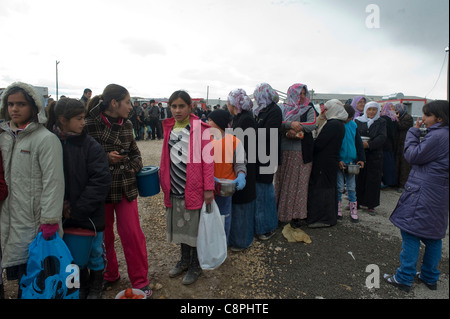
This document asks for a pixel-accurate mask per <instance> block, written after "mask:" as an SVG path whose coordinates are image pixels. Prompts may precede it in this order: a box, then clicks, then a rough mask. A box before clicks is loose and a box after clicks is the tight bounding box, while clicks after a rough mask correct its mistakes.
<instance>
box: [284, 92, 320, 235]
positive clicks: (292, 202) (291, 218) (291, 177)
mask: <svg viewBox="0 0 450 319" xmlns="http://www.w3.org/2000/svg"><path fill="white" fill-rule="evenodd" d="M287 95H288V97H287V101H286V103H285V104H283V106H282V107H281V110H282V114H283V123H282V124H281V166H280V167H279V168H278V171H277V173H276V174H275V196H276V200H277V208H278V220H279V221H280V222H288V223H289V222H290V223H291V226H292V227H294V228H296V227H300V226H301V224H302V223H305V222H306V217H307V200H308V183H309V176H310V174H311V168H312V158H313V145H314V140H313V136H312V131H314V130H315V129H316V112H315V110H314V107H312V106H310V105H309V91H308V88H307V86H306V85H303V84H300V83H296V84H293V85H292V86H291V87H290V88H289V89H288V94H287Z"/></svg>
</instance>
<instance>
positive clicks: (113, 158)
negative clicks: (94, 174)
mask: <svg viewBox="0 0 450 319" xmlns="http://www.w3.org/2000/svg"><path fill="white" fill-rule="evenodd" d="M124 158H125V156H124V155H119V152H117V151H112V152H109V153H108V162H109V163H110V164H117V163H120V162H121V161H122V160H123V159H124Z"/></svg>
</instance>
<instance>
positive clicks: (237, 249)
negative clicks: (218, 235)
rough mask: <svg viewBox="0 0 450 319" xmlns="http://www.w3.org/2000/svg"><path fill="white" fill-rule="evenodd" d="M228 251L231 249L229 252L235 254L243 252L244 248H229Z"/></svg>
mask: <svg viewBox="0 0 450 319" xmlns="http://www.w3.org/2000/svg"><path fill="white" fill-rule="evenodd" d="M230 249H231V251H233V252H235V253H237V252H240V251H243V250H244V249H245V248H240V247H231V248H230Z"/></svg>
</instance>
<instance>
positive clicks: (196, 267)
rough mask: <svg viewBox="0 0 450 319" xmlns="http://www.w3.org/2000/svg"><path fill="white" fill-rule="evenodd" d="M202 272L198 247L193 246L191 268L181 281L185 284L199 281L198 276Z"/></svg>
mask: <svg viewBox="0 0 450 319" xmlns="http://www.w3.org/2000/svg"><path fill="white" fill-rule="evenodd" d="M201 274H202V268H201V267H200V263H199V261H198V257H197V248H196V247H191V262H190V263H189V269H188V272H187V274H186V276H184V278H183V281H182V282H181V283H182V284H183V285H190V284H193V283H194V282H196V281H197V279H198V277H199V276H200V275H201Z"/></svg>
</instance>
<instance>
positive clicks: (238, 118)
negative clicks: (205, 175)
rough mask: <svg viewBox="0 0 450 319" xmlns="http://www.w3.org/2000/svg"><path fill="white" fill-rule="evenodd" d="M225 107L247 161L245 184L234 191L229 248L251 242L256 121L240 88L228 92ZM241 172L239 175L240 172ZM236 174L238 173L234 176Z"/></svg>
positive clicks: (253, 213) (254, 205)
mask: <svg viewBox="0 0 450 319" xmlns="http://www.w3.org/2000/svg"><path fill="white" fill-rule="evenodd" d="M227 107H228V111H229V112H230V114H231V115H232V116H233V119H232V125H231V128H232V129H233V134H234V135H236V137H237V138H238V139H239V140H240V141H243V142H244V150H245V156H246V161H247V167H246V168H247V176H246V177H245V187H244V188H243V189H242V190H240V191H237V192H235V193H234V195H233V199H232V207H231V210H232V216H233V217H232V218H231V226H230V235H229V245H230V246H231V250H232V251H241V250H244V249H246V248H248V247H249V246H250V245H251V243H252V242H253V236H254V227H255V226H254V225H255V210H256V148H255V146H256V122H255V119H254V118H253V113H252V108H253V102H252V100H251V99H250V98H249V97H248V96H247V93H246V92H245V91H244V90H243V89H236V90H233V91H231V92H230V94H229V95H228V104H227ZM241 176H242V175H241ZM238 177H239V176H238Z"/></svg>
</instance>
